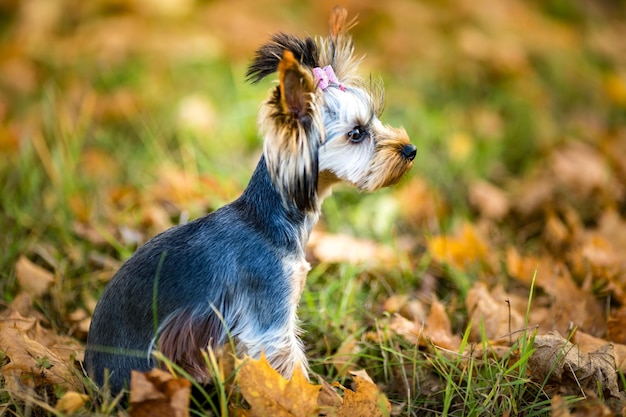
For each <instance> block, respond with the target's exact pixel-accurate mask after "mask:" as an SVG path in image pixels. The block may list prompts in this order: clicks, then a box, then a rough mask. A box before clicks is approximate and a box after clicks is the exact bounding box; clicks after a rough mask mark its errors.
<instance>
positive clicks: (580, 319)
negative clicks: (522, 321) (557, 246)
mask: <svg viewBox="0 0 626 417" xmlns="http://www.w3.org/2000/svg"><path fill="white" fill-rule="evenodd" d="M506 264H507V270H508V271H509V273H510V274H511V275H512V276H513V277H514V278H516V279H518V280H520V281H521V282H524V283H526V284H527V285H530V283H531V282H532V280H533V279H534V280H535V285H536V286H537V287H540V288H541V289H543V290H544V291H545V292H546V294H548V295H549V303H550V307H549V308H548V309H546V310H545V314H544V316H543V317H539V316H538V315H537V314H533V319H534V320H536V322H538V324H539V326H540V332H547V331H550V330H557V331H559V332H561V333H563V334H565V333H567V331H568V329H569V328H571V326H572V324H573V325H576V326H577V327H579V328H581V329H583V330H585V331H587V332H589V333H591V334H594V335H595V334H604V333H605V332H606V321H605V319H604V308H603V306H602V305H601V303H600V302H599V301H598V300H597V299H596V298H595V297H594V295H593V294H592V293H591V292H590V291H585V290H583V289H581V288H579V287H578V286H577V285H576V283H575V282H574V280H573V279H572V277H571V275H570V273H569V270H568V269H567V268H566V267H565V265H564V264H563V263H562V262H557V261H555V260H553V259H551V258H549V257H545V256H544V257H532V256H527V257H522V256H520V255H519V254H518V253H517V251H515V249H509V250H508V251H507V255H506ZM572 300H576V303H572ZM532 310H533V308H531V312H532Z"/></svg>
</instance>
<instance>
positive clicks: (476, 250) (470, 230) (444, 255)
mask: <svg viewBox="0 0 626 417" xmlns="http://www.w3.org/2000/svg"><path fill="white" fill-rule="evenodd" d="M428 251H429V252H430V254H431V255H432V257H433V258H434V259H435V260H436V261H439V262H445V263H449V264H451V265H452V266H454V267H456V268H459V269H464V268H465V267H466V266H467V264H469V263H473V262H477V261H484V260H486V258H487V253H488V247H487V244H486V243H485V242H484V240H483V239H482V238H481V237H480V236H479V234H478V232H477V231H476V229H475V228H474V227H473V226H472V225H470V224H465V225H464V226H463V228H462V229H461V231H460V232H459V233H457V235H455V236H435V237H433V238H431V239H430V240H429V242H428Z"/></svg>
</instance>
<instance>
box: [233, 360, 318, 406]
mask: <svg viewBox="0 0 626 417" xmlns="http://www.w3.org/2000/svg"><path fill="white" fill-rule="evenodd" d="M237 378H238V383H239V387H240V388H241V393H242V394H243V397H244V398H245V399H246V401H247V402H248V404H250V410H249V413H245V415H248V416H249V417H264V416H275V417H311V416H317V414H318V412H319V409H320V407H319V405H318V404H317V397H318V395H319V391H320V388H321V386H320V385H313V384H311V383H310V382H309V381H308V379H307V378H306V376H305V375H304V373H303V371H302V369H301V368H300V367H299V366H297V367H296V370H295V371H294V373H293V377H292V378H291V380H287V379H285V378H284V377H283V376H282V375H281V374H280V373H278V371H276V370H275V369H273V368H272V367H271V366H270V364H269V362H268V361H267V358H266V357H265V355H264V354H262V355H261V357H260V358H259V359H252V358H249V357H247V358H246V359H244V360H243V363H242V365H241V368H240V370H239V373H238V375H237Z"/></svg>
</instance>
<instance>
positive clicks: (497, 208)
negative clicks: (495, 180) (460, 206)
mask: <svg viewBox="0 0 626 417" xmlns="http://www.w3.org/2000/svg"><path fill="white" fill-rule="evenodd" d="M469 201H470V204H471V205H472V206H473V207H474V208H476V209H477V210H478V211H479V213H480V214H481V215H482V216H483V217H485V218H487V219H491V220H495V221H499V220H502V219H503V218H504V216H506V215H507V214H508V212H509V210H510V203H509V198H508V196H507V195H506V193H505V192H504V191H502V190H501V189H500V188H498V187H496V186H495V185H493V184H491V183H488V182H486V181H477V182H475V183H473V184H471V185H470V188H469Z"/></svg>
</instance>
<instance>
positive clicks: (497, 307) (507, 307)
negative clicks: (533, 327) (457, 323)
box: [465, 282, 525, 342]
mask: <svg viewBox="0 0 626 417" xmlns="http://www.w3.org/2000/svg"><path fill="white" fill-rule="evenodd" d="M465 305H466V306H467V311H468V313H469V315H470V319H471V322H472V326H471V329H470V340H471V341H475V342H479V341H481V340H482V335H483V332H484V335H485V336H486V337H487V338H488V339H489V340H497V339H501V338H503V337H507V336H510V335H511V334H513V333H514V332H515V331H517V330H521V329H523V328H524V325H525V319H524V315H523V314H520V313H519V312H518V311H517V310H516V309H515V308H512V306H511V297H510V296H508V295H507V294H506V293H505V292H504V290H503V289H502V287H496V288H494V289H493V290H491V291H489V289H488V288H487V286H486V285H485V284H484V283H482V282H477V283H475V284H474V286H473V287H472V288H471V289H470V290H469V292H468V293H467V297H466V299H465Z"/></svg>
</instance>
